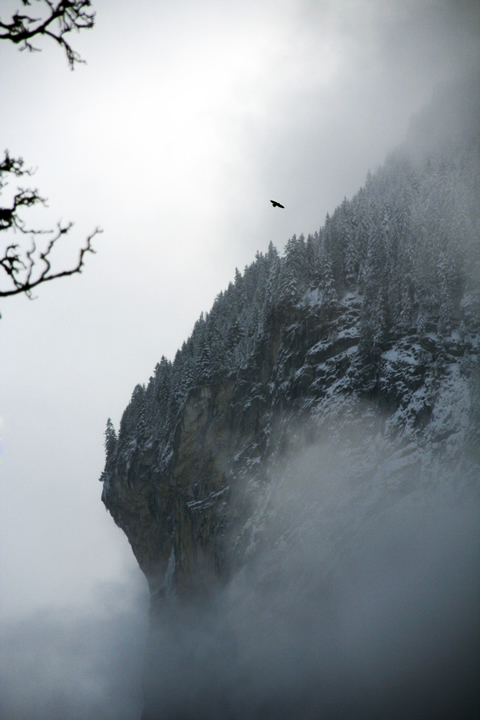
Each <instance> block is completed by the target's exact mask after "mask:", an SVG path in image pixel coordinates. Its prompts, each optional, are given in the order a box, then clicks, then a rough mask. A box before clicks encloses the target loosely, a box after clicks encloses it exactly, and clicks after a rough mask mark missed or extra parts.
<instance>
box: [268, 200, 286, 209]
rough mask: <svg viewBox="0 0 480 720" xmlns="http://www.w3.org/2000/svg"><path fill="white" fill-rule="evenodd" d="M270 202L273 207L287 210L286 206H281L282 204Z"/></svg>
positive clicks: (274, 201)
mask: <svg viewBox="0 0 480 720" xmlns="http://www.w3.org/2000/svg"><path fill="white" fill-rule="evenodd" d="M270 202H271V203H272V205H273V207H279V208H283V209H284V210H285V207H284V205H281V204H280V203H279V202H277V201H276V200H270Z"/></svg>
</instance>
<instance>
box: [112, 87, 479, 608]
mask: <svg viewBox="0 0 480 720" xmlns="http://www.w3.org/2000/svg"><path fill="white" fill-rule="evenodd" d="M469 82H470V84H469V85H468V87H467V88H466V90H465V89H464V91H463V96H462V95H461V93H460V95H458V97H456V99H455V102H456V103H457V104H456V107H457V108H459V112H458V114H459V117H462V118H463V120H464V123H463V125H462V126H461V127H460V126H459V127H457V128H456V129H455V132H453V133H450V135H449V136H448V137H446V136H445V134H444V133H443V135H442V133H440V135H441V137H442V138H443V139H442V140H441V141H440V140H439V139H438V137H437V139H436V141H435V145H432V143H430V145H428V143H427V145H428V147H427V146H426V144H425V137H430V136H431V135H432V134H431V132H430V130H429V128H432V127H433V125H434V124H435V118H436V117H438V116H439V110H438V108H439V107H447V106H448V107H450V106H451V98H449V97H444V98H443V99H442V98H440V100H439V101H438V102H437V106H438V107H436V109H435V112H434V113H433V114H432V112H430V113H426V116H425V117H424V118H423V119H422V118H420V119H419V120H417V123H416V126H415V127H414V129H413V130H412V137H411V138H410V146H411V147H415V148H416V150H415V154H414V156H412V154H411V152H410V151H409V150H408V149H405V148H403V149H400V150H398V151H397V152H396V153H395V154H393V155H392V156H391V157H390V158H389V159H388V160H387V162H386V163H385V165H384V167H382V168H381V169H380V170H379V171H378V172H377V173H376V174H375V175H373V176H372V175H369V177H368V179H367V183H366V185H365V187H364V188H361V190H360V191H359V192H358V193H357V195H355V197H354V198H352V200H350V201H347V200H345V201H344V202H343V203H342V205H341V207H339V208H337V210H336V211H335V212H334V214H333V215H332V216H331V217H329V216H327V219H326V222H325V225H324V226H323V227H322V228H321V229H320V231H319V232H318V233H315V234H314V235H313V236H311V235H310V236H308V238H307V239H305V238H304V237H303V236H300V237H296V236H294V237H293V238H291V240H289V242H288V243H287V246H286V249H285V254H284V256H282V257H280V256H279V254H278V252H277V251H276V249H275V248H274V247H273V245H270V247H269V250H268V253H267V254H265V255H263V254H261V253H259V254H257V257H256V260H255V262H254V263H252V265H250V266H249V267H247V268H245V271H244V273H243V274H242V273H239V272H238V271H237V273H236V276H235V281H234V282H232V283H231V284H230V285H229V287H228V289H227V290H226V291H225V292H223V293H220V295H219V296H218V297H217V299H216V301H215V303H214V305H213V307H212V310H211V312H210V313H209V314H207V315H206V316H203V315H202V316H201V317H200V319H199V321H198V322H197V324H196V325H195V328H194V331H193V333H192V336H191V337H190V338H189V339H188V341H187V342H186V343H184V345H183V347H182V348H181V349H180V350H179V351H178V353H177V355H176V357H175V359H174V361H173V362H170V361H168V360H166V359H165V358H162V360H161V362H160V363H159V364H158V365H157V367H156V369H155V372H154V375H153V376H152V378H151V379H150V381H149V383H148V385H147V386H146V387H145V386H137V388H135V391H134V393H133V396H132V400H131V403H130V405H129V406H128V407H127V409H126V410H125V413H124V415H123V418H122V421H121V424H120V429H119V433H118V436H117V434H116V432H115V430H114V428H113V426H112V425H111V423H110V422H109V424H108V426H107V433H106V449H107V460H106V465H105V470H104V472H103V474H102V478H101V479H102V481H103V482H104V489H103V495H102V499H103V502H104V503H105V505H106V507H107V508H108V510H109V511H110V513H111V514H112V516H113V518H114V520H115V522H116V523H117V524H118V525H119V526H120V527H121V528H122V529H123V530H124V532H125V533H126V535H127V537H128V539H129V541H130V543H131V546H132V548H133V552H134V553H135V556H136V558H137V560H138V562H139V564H140V567H141V568H142V570H143V572H144V573H145V575H146V577H147V579H148V582H149V585H150V589H151V593H152V603H153V606H154V607H157V606H160V605H161V601H162V599H163V598H165V597H167V598H168V597H170V596H173V595H176V596H178V597H183V598H187V597H192V596H193V597H196V596H199V595H202V594H205V593H209V592H211V590H212V588H215V587H216V586H217V584H218V583H219V582H224V581H225V580H226V579H227V578H228V577H230V576H231V574H232V572H233V571H234V570H235V569H238V567H240V566H241V565H242V564H243V563H244V562H245V560H246V558H247V557H250V556H251V555H252V554H254V552H255V548H256V547H257V545H258V543H261V539H260V538H261V536H262V530H261V528H262V524H264V521H265V518H266V517H267V516H268V515H269V513H270V510H269V499H268V498H269V494H270V493H271V492H272V487H274V486H275V485H276V484H277V485H278V484H279V483H281V478H282V477H283V476H284V474H285V472H287V470H288V468H289V466H290V463H291V462H292V461H293V458H294V457H295V455H296V454H298V453H299V452H300V451H301V450H302V449H304V448H306V447H308V446H313V445H319V444H323V445H324V446H325V444H327V445H328V444H332V446H333V445H334V446H335V448H336V453H337V455H338V457H339V458H340V456H345V457H347V456H348V457H349V462H350V467H353V468H355V469H354V470H353V471H352V473H353V475H352V477H355V478H357V479H356V480H355V482H357V481H358V482H360V480H361V478H366V477H368V478H369V482H370V491H371V494H372V497H373V496H375V494H377V495H378V493H380V494H381V492H387V490H388V489H389V488H390V489H391V490H392V492H394V493H397V494H398V495H405V494H408V493H409V492H412V491H413V490H414V489H415V487H418V486H419V485H421V484H422V483H423V482H425V481H426V479H427V478H430V480H429V481H432V482H434V481H435V478H438V477H439V476H440V475H442V474H444V471H445V468H447V467H448V472H449V476H450V481H451V482H452V483H454V482H460V480H461V482H465V483H471V484H472V483H473V484H474V483H475V482H476V481H478V476H479V426H480V409H479V408H480V400H479V397H480V389H479V388H480V379H479V378H480V362H479V330H480V285H479V278H480V208H479V205H478V197H479V196H480V131H479V126H478V117H479V116H480V112H477V111H478V110H479V107H478V105H479V101H478V97H479V96H480V93H479V92H478V89H479V82H478V78H474V79H473V80H470V81H469ZM462 97H463V100H464V101H465V103H466V106H467V105H468V111H467V110H465V109H463V110H462V107H463V106H462V105H461V103H462V102H463V101H462ZM472 97H473V98H476V101H475V102H473V106H474V107H473V106H472ZM467 100H468V102H467ZM442 103H443V105H442ZM471 106H472V107H473V109H472V107H471ZM465 118H466V119H465ZM432 123H433V125H432ZM442 132H443V131H442ZM421 147H423V148H425V147H427V150H426V151H421V150H420V148H421ZM374 478H376V480H374ZM372 483H373V484H375V483H376V485H375V488H374V487H373V485H372ZM360 484H361V482H360ZM382 488H383V490H382ZM388 491H390V490H388ZM270 514H271V513H270ZM295 522H296V521H295V519H294V518H292V519H291V524H292V527H293V526H294V525H295Z"/></svg>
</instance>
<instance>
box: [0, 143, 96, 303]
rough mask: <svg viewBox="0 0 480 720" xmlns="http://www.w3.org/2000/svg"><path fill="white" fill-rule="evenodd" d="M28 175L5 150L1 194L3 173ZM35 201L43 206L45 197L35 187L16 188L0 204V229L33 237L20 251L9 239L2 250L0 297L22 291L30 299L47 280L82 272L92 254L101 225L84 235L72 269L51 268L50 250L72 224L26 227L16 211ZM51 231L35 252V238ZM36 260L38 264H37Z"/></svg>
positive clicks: (2, 181) (1, 181) (0, 181)
mask: <svg viewBox="0 0 480 720" xmlns="http://www.w3.org/2000/svg"><path fill="white" fill-rule="evenodd" d="M31 174H32V171H31V170H29V169H26V168H25V167H24V163H23V160H22V158H12V157H10V155H9V153H8V151H6V152H5V157H4V159H3V160H2V161H1V162H0V194H1V192H2V190H3V189H4V188H5V186H6V185H7V184H8V183H7V180H6V177H5V176H8V175H13V176H14V177H22V176H24V175H31ZM38 204H41V205H45V204H46V200H45V198H43V197H41V196H40V195H39V194H38V191H37V190H30V189H23V188H18V189H17V192H16V193H15V195H14V196H13V199H12V201H11V204H10V206H9V207H0V232H2V231H8V230H13V232H16V231H17V230H18V231H20V232H21V233H22V234H24V235H26V234H28V235H31V236H32V247H31V248H30V250H22V248H21V246H20V244H19V243H17V242H10V243H9V244H8V245H7V246H6V248H5V250H4V253H3V257H0V268H1V269H2V270H3V271H4V273H5V274H4V275H3V280H4V282H5V281H6V285H7V286H6V287H3V288H2V287H1V285H0V297H8V296H10V295H19V294H20V293H25V295H27V297H29V298H30V299H32V297H33V296H32V290H33V288H35V287H37V286H38V285H41V284H42V283H46V282H49V281H50V280H56V279H57V278H60V277H66V276H68V275H75V274H76V273H80V272H82V268H83V265H84V262H85V255H86V253H95V250H94V249H93V247H92V240H93V238H94V237H95V235H98V234H99V233H100V232H102V231H101V230H100V228H95V230H94V231H93V233H92V234H91V235H89V236H88V237H87V239H86V242H85V244H84V246H83V247H82V248H81V249H80V254H79V257H78V262H77V264H76V265H75V266H74V267H73V268H71V269H70V270H62V271H59V272H54V271H52V263H51V259H52V258H51V253H52V251H53V249H54V247H55V245H56V243H57V242H58V241H59V240H60V238H61V237H62V236H65V235H67V234H68V233H69V231H70V229H71V228H72V226H73V223H68V224H67V225H62V223H59V224H58V225H57V229H56V230H34V229H32V228H27V227H26V225H25V222H24V220H23V219H22V218H21V217H20V216H19V215H18V212H19V210H21V209H22V208H29V207H32V206H34V205H38ZM51 233H54V234H53V237H52V238H51V239H50V240H49V241H48V243H47V246H46V248H45V249H44V250H39V251H38V252H37V250H38V248H37V245H36V243H35V237H36V236H38V235H45V234H51ZM38 263H41V265H40V267H39V265H38Z"/></svg>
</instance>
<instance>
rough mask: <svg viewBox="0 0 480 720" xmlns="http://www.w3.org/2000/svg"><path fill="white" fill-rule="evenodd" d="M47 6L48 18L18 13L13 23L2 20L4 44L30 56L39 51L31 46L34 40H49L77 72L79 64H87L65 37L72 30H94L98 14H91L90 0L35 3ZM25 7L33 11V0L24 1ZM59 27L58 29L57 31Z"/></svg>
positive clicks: (1, 32) (13, 17)
mask: <svg viewBox="0 0 480 720" xmlns="http://www.w3.org/2000/svg"><path fill="white" fill-rule="evenodd" d="M35 1H36V2H43V6H45V5H46V6H47V8H48V15H47V17H45V18H44V17H32V16H31V15H25V14H20V13H19V12H18V10H17V12H15V13H14V15H13V16H12V17H11V20H10V22H3V21H2V20H1V18H0V40H10V42H13V43H15V44H16V45H20V50H28V51H30V52H36V51H39V48H37V47H34V46H33V45H32V43H31V40H32V38H35V37H37V38H38V37H40V36H45V37H49V38H51V39H52V40H54V41H55V42H56V43H58V44H59V45H60V47H61V48H63V50H64V51H65V54H66V56H67V60H68V64H69V65H70V68H71V69H72V70H73V69H74V67H75V63H84V62H85V61H84V60H82V58H81V57H80V55H79V54H78V53H77V52H76V51H75V50H73V48H72V47H71V45H70V44H69V43H68V41H67V40H66V38H65V36H66V35H67V34H68V33H69V32H71V31H72V30H76V31H77V32H79V31H80V30H90V28H93V26H94V24H95V12H93V11H92V10H90V8H91V2H90V0H61V2H52V0H35ZM22 4H23V5H24V7H30V6H31V5H32V0H22ZM55 25H56V28H55Z"/></svg>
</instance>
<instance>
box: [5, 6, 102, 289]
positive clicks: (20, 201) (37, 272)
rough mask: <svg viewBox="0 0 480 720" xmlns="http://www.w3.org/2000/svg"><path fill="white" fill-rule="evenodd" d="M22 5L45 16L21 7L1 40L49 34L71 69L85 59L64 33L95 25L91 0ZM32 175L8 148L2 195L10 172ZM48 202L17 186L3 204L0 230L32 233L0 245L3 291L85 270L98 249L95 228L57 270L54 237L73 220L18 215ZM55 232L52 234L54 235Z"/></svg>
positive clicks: (21, 41) (27, 44) (24, 41)
mask: <svg viewBox="0 0 480 720" xmlns="http://www.w3.org/2000/svg"><path fill="white" fill-rule="evenodd" d="M20 2H21V4H22V5H23V7H25V8H26V7H32V5H33V3H34V2H36V3H37V6H36V7H39V10H41V12H40V15H41V17H33V16H32V15H29V14H24V13H20V12H19V11H18V10H17V11H16V12H15V13H14V14H13V15H12V16H11V18H10V20H9V21H3V20H2V19H1V18H0V40H9V41H10V42H13V43H14V44H15V45H19V46H20V50H29V51H30V52H33V51H38V50H39V48H36V47H34V46H33V45H32V43H31V40H32V38H38V37H41V36H46V37H49V38H51V39H53V40H54V41H55V42H57V43H58V44H59V45H60V47H62V48H63V50H64V51H65V54H66V56H67V60H68V64H69V65H70V68H71V69H72V70H73V69H74V67H75V63H83V62H84V60H82V58H81V57H80V55H79V54H78V53H77V52H76V51H75V50H73V49H72V47H71V45H70V44H69V43H68V41H67V39H66V37H65V36H66V35H68V33H69V32H71V31H72V30H76V31H77V32H79V31H80V30H89V29H90V28H92V27H93V26H94V22H95V12H93V11H91V10H90V7H91V3H90V0H61V2H53V1H52V0H20ZM24 175H32V171H31V170H28V169H26V168H24V164H23V159H22V158H13V157H10V154H9V153H8V151H5V157H4V159H3V160H2V161H1V162H0V195H1V194H2V192H3V190H4V188H5V187H6V185H8V179H7V178H8V177H9V176H10V177H12V176H13V177H17V178H18V177H23V176H24ZM39 204H40V205H46V200H45V198H43V197H42V196H41V195H40V194H39V192H38V190H36V189H35V190H32V189H30V188H28V189H25V188H20V187H19V188H17V192H16V193H14V194H13V196H12V198H11V201H10V203H9V204H8V205H6V206H4V207H0V232H4V231H13V233H16V232H20V233H22V234H24V235H25V234H28V235H30V236H31V243H32V244H31V247H30V249H29V250H25V249H24V248H22V246H21V245H20V243H18V242H10V240H8V241H7V242H6V243H4V244H3V248H4V249H3V251H2V250H0V256H1V255H2V254H3V256H2V257H0V267H1V269H2V270H3V273H0V297H8V296H9V295H19V294H20V293H24V294H25V295H27V297H29V298H32V290H33V289H34V288H36V287H37V286H38V285H41V284H42V283H46V282H49V281H50V280H56V279H57V278H60V277H66V276H68V275H74V274H75V273H80V272H82V268H83V265H84V260H85V255H86V253H94V252H95V250H94V249H93V247H92V240H93V238H94V237H95V235H97V234H98V233H100V232H102V231H101V230H100V229H99V228H96V229H95V230H94V231H93V233H91V235H89V236H88V237H87V239H86V241H85V244H84V245H83V247H82V248H80V252H79V256H78V261H77V263H76V265H75V266H74V267H72V268H71V269H69V270H61V271H54V270H53V269H52V251H53V249H54V247H55V245H56V243H57V242H58V241H59V240H60V239H61V238H62V237H63V236H65V235H67V234H68V232H69V231H70V229H71V227H72V225H73V223H68V224H66V225H63V224H62V223H61V222H60V223H58V224H57V228H56V230H37V229H33V228H28V227H27V226H26V224H25V221H24V220H23V218H22V217H20V215H19V211H21V210H22V209H24V208H29V207H33V206H35V205H39ZM52 234H53V237H52ZM38 235H51V237H50V240H49V241H48V242H47V243H46V247H45V245H44V247H43V248H40V247H37V242H36V240H35V238H36V236H38Z"/></svg>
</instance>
